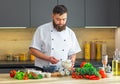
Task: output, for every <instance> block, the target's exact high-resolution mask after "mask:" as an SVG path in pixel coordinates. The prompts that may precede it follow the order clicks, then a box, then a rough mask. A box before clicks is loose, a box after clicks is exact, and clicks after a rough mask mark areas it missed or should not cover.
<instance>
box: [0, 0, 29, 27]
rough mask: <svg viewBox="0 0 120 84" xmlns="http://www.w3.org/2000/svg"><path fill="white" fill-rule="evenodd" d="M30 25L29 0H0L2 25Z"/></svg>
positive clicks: (0, 20) (0, 22) (0, 23)
mask: <svg viewBox="0 0 120 84" xmlns="http://www.w3.org/2000/svg"><path fill="white" fill-rule="evenodd" d="M25 26H29V0H0V27H25Z"/></svg>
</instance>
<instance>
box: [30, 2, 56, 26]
mask: <svg viewBox="0 0 120 84" xmlns="http://www.w3.org/2000/svg"><path fill="white" fill-rule="evenodd" d="M55 5H57V0H31V6H30V7H31V21H30V25H31V27H38V26H39V25H41V24H44V23H47V22H49V21H51V17H52V9H53V7H54V6H55Z"/></svg>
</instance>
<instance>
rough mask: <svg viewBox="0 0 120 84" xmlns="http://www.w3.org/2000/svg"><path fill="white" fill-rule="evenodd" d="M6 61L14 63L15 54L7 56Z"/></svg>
mask: <svg viewBox="0 0 120 84" xmlns="http://www.w3.org/2000/svg"><path fill="white" fill-rule="evenodd" d="M6 59H7V61H13V54H12V53H9V54H7V55H6Z"/></svg>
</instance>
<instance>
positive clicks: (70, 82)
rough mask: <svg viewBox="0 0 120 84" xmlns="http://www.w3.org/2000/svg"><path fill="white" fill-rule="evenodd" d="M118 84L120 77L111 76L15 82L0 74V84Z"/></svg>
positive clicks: (6, 75) (15, 80) (119, 83)
mask: <svg viewBox="0 0 120 84" xmlns="http://www.w3.org/2000/svg"><path fill="white" fill-rule="evenodd" d="M4 83H6V84H65V83H66V84H96V83H97V84H120V76H112V77H111V78H104V79H100V80H88V79H73V78H71V77H70V76H66V77H51V78H43V79H29V80H17V79H13V78H10V77H9V74H0V84H4Z"/></svg>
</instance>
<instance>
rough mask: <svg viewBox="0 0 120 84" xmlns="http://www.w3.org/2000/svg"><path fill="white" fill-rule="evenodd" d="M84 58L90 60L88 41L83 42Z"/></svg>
mask: <svg viewBox="0 0 120 84" xmlns="http://www.w3.org/2000/svg"><path fill="white" fill-rule="evenodd" d="M85 60H90V42H87V41H86V42H85Z"/></svg>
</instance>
